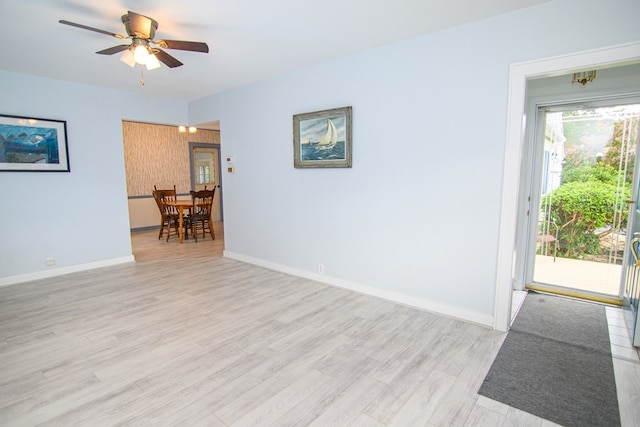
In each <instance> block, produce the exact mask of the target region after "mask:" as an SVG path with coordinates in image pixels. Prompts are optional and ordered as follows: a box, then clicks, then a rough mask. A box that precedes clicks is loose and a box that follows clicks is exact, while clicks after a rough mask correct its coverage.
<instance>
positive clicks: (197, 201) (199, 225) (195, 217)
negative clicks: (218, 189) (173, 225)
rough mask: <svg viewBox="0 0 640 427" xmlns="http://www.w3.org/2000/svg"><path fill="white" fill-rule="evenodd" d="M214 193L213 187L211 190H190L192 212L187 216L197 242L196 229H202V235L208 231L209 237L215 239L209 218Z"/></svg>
mask: <svg viewBox="0 0 640 427" xmlns="http://www.w3.org/2000/svg"><path fill="white" fill-rule="evenodd" d="M214 195H215V188H214V189H213V190H200V191H191V198H192V200H193V212H192V213H191V215H190V216H189V219H188V222H189V225H190V226H191V233H192V234H193V236H194V237H195V239H196V243H197V242H198V231H199V230H200V229H201V230H202V237H203V238H204V236H205V235H206V232H207V231H209V234H211V239H212V240H215V238H216V234H215V231H214V230H213V221H212V219H211V209H212V207H213V196H214Z"/></svg>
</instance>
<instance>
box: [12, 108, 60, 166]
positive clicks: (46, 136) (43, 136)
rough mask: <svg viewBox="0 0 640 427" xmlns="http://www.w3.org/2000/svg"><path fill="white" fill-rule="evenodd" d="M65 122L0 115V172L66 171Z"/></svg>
mask: <svg viewBox="0 0 640 427" xmlns="http://www.w3.org/2000/svg"><path fill="white" fill-rule="evenodd" d="M69 171H70V168H69V149H68V144H67V122H66V121H63V120H52V119H41V118H36V117H22V116H10V115H2V114H0V172H69Z"/></svg>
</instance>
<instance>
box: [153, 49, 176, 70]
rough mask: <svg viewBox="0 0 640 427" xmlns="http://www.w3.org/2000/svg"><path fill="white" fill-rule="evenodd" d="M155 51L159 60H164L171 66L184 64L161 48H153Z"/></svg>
mask: <svg viewBox="0 0 640 427" xmlns="http://www.w3.org/2000/svg"><path fill="white" fill-rule="evenodd" d="M153 53H155V55H156V58H158V61H160V62H162V63H163V64H165V65H166V66H167V67H169V68H176V67H179V66H181V65H182V62H180V61H178V60H177V59H176V58H174V57H173V56H171V55H169V54H168V53H167V52H165V51H164V50H161V49H153Z"/></svg>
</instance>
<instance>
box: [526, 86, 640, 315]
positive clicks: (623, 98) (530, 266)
mask: <svg viewBox="0 0 640 427" xmlns="http://www.w3.org/2000/svg"><path fill="white" fill-rule="evenodd" d="M530 104H531V105H530V106H529V108H528V111H529V117H532V120H531V126H530V128H531V129H530V130H529V131H528V132H527V138H526V140H525V142H524V145H525V147H527V148H526V153H527V154H525V155H524V157H525V158H526V159H528V161H524V162H523V164H526V166H524V167H523V171H522V172H523V173H522V174H521V175H522V176H521V179H522V181H521V188H520V191H522V192H523V193H528V195H529V197H528V198H527V199H528V200H527V201H526V203H525V205H524V206H523V207H522V208H521V209H520V219H519V221H518V227H522V229H520V228H519V230H518V232H517V235H518V236H522V238H523V240H525V241H524V242H523V247H522V252H523V256H522V257H516V261H515V264H516V268H515V270H516V271H517V272H518V273H517V274H522V275H523V276H521V278H519V277H518V276H517V275H515V277H516V280H515V283H514V286H518V287H519V286H522V287H523V288H522V289H521V288H517V289H519V290H524V287H525V286H526V285H528V284H534V285H536V286H541V287H542V288H545V287H547V286H549V287H550V289H552V288H554V287H556V286H560V287H561V286H562V285H561V284H558V283H554V284H551V283H549V284H546V283H540V282H534V280H533V276H534V265H535V254H536V235H537V231H538V222H537V220H538V212H539V210H540V204H541V199H542V198H541V194H540V193H541V187H542V185H541V178H542V176H541V175H542V173H543V171H542V165H543V162H544V158H543V156H544V147H543V144H544V137H545V136H544V132H545V124H546V117H547V115H548V113H549V112H559V111H563V112H564V111H573V110H576V109H586V108H606V107H613V106H619V105H629V104H633V105H638V104H640V94H639V93H635V92H633V93H630V92H625V93H622V94H621V93H618V92H617V91H616V92H615V93H611V94H605V95H597V96H593V95H591V94H587V95H585V96H570V97H552V98H549V97H546V98H538V99H535V100H531V102H530ZM638 148H640V146H638V147H636V152H638ZM527 156H529V157H528V158H527ZM636 158H640V157H638V156H636ZM633 173H634V175H633V176H634V184H633V188H635V186H636V181H635V179H637V178H638V177H640V162H636V163H635V166H634V171H633ZM520 200H521V202H522V197H521V198H520ZM525 208H526V212H525ZM624 208H625V209H627V206H626V205H625V207H624ZM627 225H628V227H627V229H629V228H631V227H632V226H633V218H631V217H629V219H628V222H627ZM624 250H625V254H624V256H623V258H624V260H625V262H626V259H627V256H628V253H627V251H626V245H625V248H624ZM517 251H518V253H521V251H520V248H518V249H517ZM625 274H626V273H625V269H622V270H621V276H620V277H618V292H617V294H616V295H615V296H604V295H602V296H600V295H590V294H589V292H586V291H584V292H583V291H581V290H580V289H579V288H577V289H575V290H571V291H570V293H572V294H574V295H576V296H577V297H578V298H580V297H585V298H586V299H592V300H595V301H602V302H606V303H610V304H619V303H620V302H621V301H622V296H623V293H624V286H623V285H624V279H625Z"/></svg>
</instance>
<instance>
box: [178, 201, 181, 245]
mask: <svg viewBox="0 0 640 427" xmlns="http://www.w3.org/2000/svg"><path fill="white" fill-rule="evenodd" d="M178 215H179V217H178V223H179V224H180V227H179V229H178V236H180V243H182V206H178Z"/></svg>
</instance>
